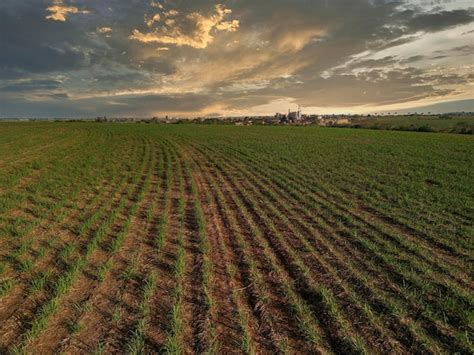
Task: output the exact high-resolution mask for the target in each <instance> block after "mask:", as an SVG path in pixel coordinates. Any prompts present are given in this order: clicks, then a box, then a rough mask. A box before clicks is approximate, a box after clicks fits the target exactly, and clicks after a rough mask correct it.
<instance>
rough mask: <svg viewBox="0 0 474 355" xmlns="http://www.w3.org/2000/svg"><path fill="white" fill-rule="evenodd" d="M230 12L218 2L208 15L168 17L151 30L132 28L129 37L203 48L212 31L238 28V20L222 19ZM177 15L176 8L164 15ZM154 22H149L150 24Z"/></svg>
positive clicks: (208, 40) (209, 39) (193, 13)
mask: <svg viewBox="0 0 474 355" xmlns="http://www.w3.org/2000/svg"><path fill="white" fill-rule="evenodd" d="M231 13H232V10H230V9H227V8H225V7H224V6H223V5H220V4H218V5H216V6H215V7H214V9H213V11H212V13H211V14H209V15H204V14H201V13H198V12H191V13H189V14H187V15H186V16H184V17H181V18H177V19H169V20H168V21H167V22H165V24H164V25H162V26H160V27H158V28H157V29H156V30H154V31H153V32H149V33H142V32H140V31H139V30H138V29H134V30H133V33H132V35H130V36H129V39H131V40H136V41H139V42H142V43H162V44H174V45H176V46H189V47H193V48H198V49H204V48H207V46H208V45H209V44H211V43H212V42H213V40H214V36H213V32H216V31H226V32H235V31H236V30H237V29H238V28H239V25H240V23H239V20H232V21H223V20H224V18H225V17H226V16H227V15H229V14H231ZM177 15H178V12H177V11H176V10H174V11H173V10H170V11H168V12H166V13H165V16H166V17H170V16H177ZM154 22H155V21H153V22H151V25H152V24H153V23H154ZM147 24H148V25H150V22H149V21H148V22H147Z"/></svg>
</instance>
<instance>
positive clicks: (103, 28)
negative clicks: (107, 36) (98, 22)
mask: <svg viewBox="0 0 474 355" xmlns="http://www.w3.org/2000/svg"><path fill="white" fill-rule="evenodd" d="M97 32H98V33H110V32H112V29H111V28H110V27H100V28H98V29H97Z"/></svg>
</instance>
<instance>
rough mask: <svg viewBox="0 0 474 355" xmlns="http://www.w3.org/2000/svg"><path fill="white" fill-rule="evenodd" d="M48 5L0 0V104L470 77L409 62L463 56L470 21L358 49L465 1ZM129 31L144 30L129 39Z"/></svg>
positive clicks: (436, 89) (80, 111)
mask: <svg viewBox="0 0 474 355" xmlns="http://www.w3.org/2000/svg"><path fill="white" fill-rule="evenodd" d="M158 3H160V4H161V5H160V6H159V5H158ZM218 4H220V6H219V7H216V5H218ZM52 5H53V1H52V0H44V1H43V0H42V1H17V0H15V1H13V0H3V1H2V3H1V4H0V19H1V21H0V33H1V42H0V80H2V83H1V84H0V90H1V91H2V92H3V94H1V93H0V95H1V96H0V102H1V104H2V105H1V107H2V112H0V115H9V114H8V113H9V112H11V113H16V114H20V113H25V112H30V115H32V114H34V113H36V112H38V114H39V113H41V112H44V113H46V112H50V113H51V115H53V116H55V113H57V114H60V115H61V116H71V115H84V116H96V115H98V114H101V113H103V114H107V115H112V114H113V115H121V114H123V115H137V116H139V115H142V116H148V115H153V114H158V113H159V112H164V113H165V112H166V113H170V112H176V113H184V112H189V113H193V112H195V113H196V115H199V114H209V113H215V112H217V111H216V110H225V109H226V108H229V109H235V110H241V111H243V110H246V109H247V110H249V111H251V110H252V107H253V106H258V105H264V104H267V103H269V102H271V101H273V100H278V99H281V98H290V99H293V100H295V101H297V102H299V103H301V104H304V105H308V106H324V107H327V106H331V105H334V106H348V107H349V106H351V105H367V104H371V105H382V104H387V103H396V102H410V101H414V100H422V99H423V98H432V97H436V96H442V95H451V94H452V93H454V92H457V90H458V89H457V88H454V87H452V88H444V87H441V86H443V85H458V86H459V85H463V84H466V83H467V82H469V80H471V79H469V78H468V77H467V76H466V75H464V74H463V73H457V74H456V75H453V73H440V74H436V75H435V74H433V73H431V72H429V67H428V66H425V67H421V66H422V65H421V63H424V62H425V61H427V60H433V59H434V58H437V59H439V60H441V59H443V62H447V63H448V62H449V60H451V59H453V58H454V57H457V58H461V55H464V56H465V58H467V57H468V56H469V54H471V53H472V44H469V41H468V39H469V35H465V36H462V37H464V38H465V39H464V42H459V43H456V44H449V42H447V44H446V45H445V46H444V47H443V49H442V50H440V51H439V53H435V52H434V51H433V50H430V48H417V49H415V50H412V51H411V52H410V53H409V54H408V55H404V56H399V54H398V53H389V54H387V55H383V56H379V57H371V56H370V55H371V54H375V53H378V52H381V51H384V50H387V49H391V48H395V47H396V46H402V45H404V44H409V43H411V42H412V41H414V40H417V39H419V38H420V36H419V33H420V32H424V33H426V34H428V35H436V33H438V32H439V31H444V30H449V29H453V28H455V27H456V26H460V25H466V24H469V23H472V22H473V15H474V12H473V9H472V8H468V7H465V8H462V9H459V8H454V9H450V8H443V9H440V8H439V9H433V8H431V9H425V8H423V7H420V6H415V5H413V6H411V5H407V2H405V1H370V0H354V1H348V0H331V1H327V0H292V1H290V0H259V1H255V0H241V1H235V0H229V1H225V0H222V1H219V2H216V1H210V0H194V1H184V0H176V1H172V0H168V1H161V2H160V1H158V0H155V1H151V0H150V1H148V0H147V1H145V0H110V1H86V0H75V1H73V0H63V1H55V4H54V5H55V6H59V7H62V8H69V10H67V11H65V10H64V11H65V12H64V11H63V12H61V11H62V10H58V11H59V12H56V13H57V14H59V15H57V16H56V19H51V18H49V19H47V18H46V17H47V16H49V15H51V13H52V11H47V10H46V9H47V8H48V7H50V6H52ZM161 7H162V8H161ZM72 8H74V9H72ZM151 19H152V21H150V20H151ZM165 21H169V22H167V23H165ZM135 31H138V32H135ZM470 32H472V31H471V30H470V29H464V30H463V33H466V34H469V33H470ZM134 33H140V34H142V35H143V36H145V37H143V36H142V37H140V36H138V37H139V39H141V40H138V39H137V38H133V34H134ZM149 35H152V37H149ZM146 36H148V37H146ZM144 38H148V39H150V38H152V39H153V41H151V42H147V43H145V42H146V41H144V40H143V39H144ZM360 53H368V54H367V55H366V56H361V57H358V55H359V54H360ZM460 60H466V59H462V58H461V59H460ZM457 63H458V62H456V64H455V65H458V64H457ZM416 65H419V66H420V68H418V67H417V68H409V66H416ZM58 76H61V77H62V78H61V79H58ZM459 90H460V89H459ZM176 93H179V94H176ZM15 95H17V96H15ZM28 95H31V97H29V96H28ZM41 99H44V100H45V101H44V102H41ZM22 105H23V106H22ZM35 108H38V110H36V109H35ZM28 110H30V111H28ZM48 110H50V111H48ZM68 110H69V113H68Z"/></svg>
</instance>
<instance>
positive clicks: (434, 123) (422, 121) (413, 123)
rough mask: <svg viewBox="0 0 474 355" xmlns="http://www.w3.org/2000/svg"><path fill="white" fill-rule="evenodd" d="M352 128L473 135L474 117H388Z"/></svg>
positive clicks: (360, 121)
mask: <svg viewBox="0 0 474 355" xmlns="http://www.w3.org/2000/svg"><path fill="white" fill-rule="evenodd" d="M347 126H348V127H351V128H369V129H384V130H393V131H419V132H444V133H459V134H473V132H474V116H472V115H462V116H452V115H451V116H450V115H444V116H443V115H442V116H416V115H415V116H386V117H370V118H359V119H357V120H355V121H353V122H351V123H350V124H348V125H347Z"/></svg>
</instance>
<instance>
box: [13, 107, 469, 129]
mask: <svg viewBox="0 0 474 355" xmlns="http://www.w3.org/2000/svg"><path fill="white" fill-rule="evenodd" d="M473 116H474V112H451V113H443V114H434V113H431V112H427V113H426V112H420V113H419V112H408V113H398V112H384V113H374V114H366V115H362V114H354V115H350V114H325V115H318V114H304V113H303V111H302V110H301V108H300V107H298V110H296V111H291V109H289V110H288V112H286V113H280V112H277V113H276V114H275V115H273V116H235V117H227V116H225V117H224V116H222V117H196V118H183V117H170V116H163V117H149V118H143V117H107V116H99V117H96V118H50V119H44V118H10V119H4V120H13V121H36V120H38V121H66V122H91V121H93V122H100V123H106V122H115V123H145V124H184V123H194V124H231V125H235V126H252V125H294V126H307V125H318V126H324V127H347V126H354V125H357V123H358V122H362V121H364V122H366V121H368V120H370V119H371V118H372V119H375V118H382V117H420V118H421V117H424V118H430V117H432V118H438V119H443V118H445V119H449V118H461V117H470V118H471V117H473Z"/></svg>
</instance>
